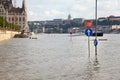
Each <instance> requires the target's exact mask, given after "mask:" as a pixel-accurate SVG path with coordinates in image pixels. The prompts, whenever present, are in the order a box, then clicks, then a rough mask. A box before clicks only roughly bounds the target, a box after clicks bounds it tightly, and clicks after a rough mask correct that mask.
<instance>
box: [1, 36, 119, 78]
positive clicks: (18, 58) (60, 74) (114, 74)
mask: <svg viewBox="0 0 120 80" xmlns="http://www.w3.org/2000/svg"><path fill="white" fill-rule="evenodd" d="M37 37H38V39H27V38H26V39H11V40H7V41H4V42H0V80H120V41H119V40H120V35H117V34H111V35H109V34H106V35H104V37H103V38H106V39H107V41H99V46H98V65H95V64H94V60H95V58H94V54H95V53H94V45H93V40H92V38H91V41H90V43H91V58H90V60H91V61H90V62H88V51H87V50H88V49H87V48H88V46H87V45H88V44H87V37H86V36H74V37H70V36H69V34H50V35H49V34H38V35H37Z"/></svg>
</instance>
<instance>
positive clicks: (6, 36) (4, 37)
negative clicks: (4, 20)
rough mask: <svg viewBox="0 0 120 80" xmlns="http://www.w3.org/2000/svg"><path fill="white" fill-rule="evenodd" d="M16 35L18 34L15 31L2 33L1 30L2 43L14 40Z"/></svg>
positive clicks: (0, 38)
mask: <svg viewBox="0 0 120 80" xmlns="http://www.w3.org/2000/svg"><path fill="white" fill-rule="evenodd" d="M15 34H18V32H15V31H2V30H0V41H3V40H7V39H10V38H13V37H14V35H15Z"/></svg>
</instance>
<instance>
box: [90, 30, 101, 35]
mask: <svg viewBox="0 0 120 80" xmlns="http://www.w3.org/2000/svg"><path fill="white" fill-rule="evenodd" d="M92 36H96V33H95V32H93V34H92ZM97 36H103V32H102V31H101V30H98V31H97Z"/></svg>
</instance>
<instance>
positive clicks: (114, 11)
mask: <svg viewBox="0 0 120 80" xmlns="http://www.w3.org/2000/svg"><path fill="white" fill-rule="evenodd" d="M16 1H17V4H18V5H17V6H21V5H22V4H21V3H22V0H16ZM26 4H27V14H28V20H29V21H34V20H39V21H41V20H52V19H58V18H62V19H66V18H67V16H68V14H71V17H72V18H85V19H94V18H95V17H94V15H95V0H26ZM119 4H120V0H98V16H99V17H107V16H109V15H115V16H120V6H119Z"/></svg>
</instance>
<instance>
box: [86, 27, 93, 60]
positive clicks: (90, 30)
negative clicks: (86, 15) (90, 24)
mask: <svg viewBox="0 0 120 80" xmlns="http://www.w3.org/2000/svg"><path fill="white" fill-rule="evenodd" d="M92 34H93V31H92V29H90V28H88V29H86V30H85V35H86V36H88V59H89V60H90V36H92Z"/></svg>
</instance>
